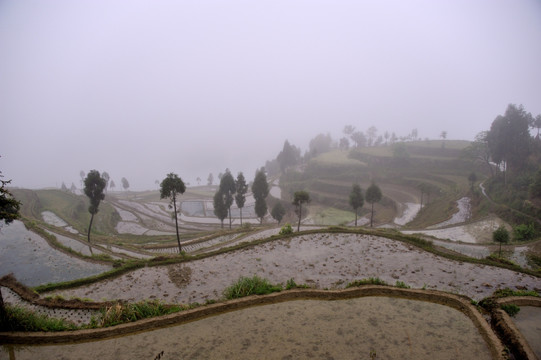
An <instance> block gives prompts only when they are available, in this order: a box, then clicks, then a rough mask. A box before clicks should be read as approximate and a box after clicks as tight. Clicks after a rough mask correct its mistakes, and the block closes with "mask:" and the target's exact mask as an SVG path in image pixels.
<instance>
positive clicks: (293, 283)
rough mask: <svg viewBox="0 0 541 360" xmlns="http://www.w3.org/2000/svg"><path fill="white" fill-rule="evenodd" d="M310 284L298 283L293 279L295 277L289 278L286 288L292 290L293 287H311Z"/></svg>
mask: <svg viewBox="0 0 541 360" xmlns="http://www.w3.org/2000/svg"><path fill="white" fill-rule="evenodd" d="M309 287H310V286H308V285H306V284H304V285H298V284H297V283H296V282H295V280H293V278H291V279H289V280H288V281H287V283H286V290H291V289H307V288H309Z"/></svg>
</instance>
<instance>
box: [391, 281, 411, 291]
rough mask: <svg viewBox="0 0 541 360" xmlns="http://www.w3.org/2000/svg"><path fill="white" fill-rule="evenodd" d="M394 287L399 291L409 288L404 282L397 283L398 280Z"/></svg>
mask: <svg viewBox="0 0 541 360" xmlns="http://www.w3.org/2000/svg"><path fill="white" fill-rule="evenodd" d="M394 286H396V287H397V288H401V289H409V288H410V286H409V285H406V283H405V282H403V281H398V280H397V281H396V284H395V285H394Z"/></svg>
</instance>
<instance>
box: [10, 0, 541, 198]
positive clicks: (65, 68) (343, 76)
mask: <svg viewBox="0 0 541 360" xmlns="http://www.w3.org/2000/svg"><path fill="white" fill-rule="evenodd" d="M509 103H515V104H523V105H524V106H525V108H526V110H527V111H529V112H532V113H533V114H534V115H537V114H539V113H541V2H540V1H537V0H529V1H528V0H524V1H508V0H485V1H477V0H459V1H457V0H449V1H444V0H438V1H433V0H426V1H404V0H396V1H361V0H358V1H357V0H355V1H354V0H352V1H316V0H306V1H295V0H293V1H289V0H288V1H280V0H270V1H265V0H258V1H249V0H246V1H225V0H223V1H217V0H215V1H211V0H208V1H207V0H205V1H195V0H194V1H172V0H171V1H166V0H164V1H150V0H148V1H141V0H137V1H133V0H130V1H128V0H125V1H110V0H98V1H95V0H80V1H79V0H78V1H72V0H63V1H60V0H58V1H57V0H42V1H39V0H38V1H27V0H5V1H2V2H0V122H1V143H0V156H1V158H0V171H2V173H3V175H4V176H5V178H6V179H13V182H12V185H13V186H19V187H30V188H40V187H49V186H58V187H59V186H60V185H61V183H62V182H65V183H66V185H67V186H68V187H69V186H70V185H71V183H72V182H73V183H75V185H76V186H79V183H80V179H79V172H80V171H81V170H84V171H85V172H88V171H89V170H91V169H97V170H99V171H107V172H108V173H109V174H110V175H111V178H112V179H113V180H114V181H115V183H116V185H117V189H120V186H121V184H120V179H121V178H122V177H126V178H127V179H128V180H129V182H130V189H132V190H143V189H151V188H156V185H155V184H154V182H155V180H160V181H161V180H162V179H163V178H164V177H165V176H166V174H167V173H169V172H175V173H177V174H178V175H179V176H181V177H182V178H183V179H184V180H185V181H187V182H190V183H191V184H195V179H196V177H198V176H199V177H201V179H202V180H203V182H206V179H207V176H208V174H209V173H210V172H212V173H213V174H214V177H215V178H216V177H217V174H218V172H222V171H224V169H225V168H230V169H231V170H232V173H233V174H234V175H236V174H237V172H238V171H243V172H244V173H245V176H246V178H247V179H248V180H249V181H251V180H252V179H253V177H254V172H255V169H256V168H257V167H259V166H262V165H264V163H265V161H266V160H269V159H272V158H274V157H275V156H276V155H277V153H278V152H279V151H280V150H281V148H282V146H283V142H284V140H286V139H288V140H289V141H290V142H291V143H293V144H295V145H297V146H299V147H301V148H302V150H303V151H304V150H306V148H307V146H308V142H309V140H310V139H311V138H313V137H314V136H316V135H317V134H318V133H330V134H331V135H332V136H333V138H335V139H338V138H339V137H340V136H342V135H341V131H342V129H343V127H344V125H347V124H352V125H354V126H356V127H357V129H359V130H363V131H365V130H366V129H367V128H368V127H370V126H372V125H373V126H375V127H376V128H377V129H378V131H379V133H380V134H382V133H383V132H384V131H385V130H388V131H390V132H392V131H394V132H396V134H397V136H402V135H407V134H408V133H409V132H411V130H412V129H418V134H419V136H420V137H421V138H426V137H428V138H432V139H435V138H438V137H439V134H440V133H441V132H442V131H447V133H448V139H467V140H472V139H473V138H474V136H475V135H476V134H477V133H478V132H480V131H482V130H487V129H488V128H489V127H490V124H491V122H492V120H494V118H495V117H496V116H497V115H499V114H503V113H504V111H505V108H506V107H507V105H508V104H509Z"/></svg>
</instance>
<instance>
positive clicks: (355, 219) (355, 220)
mask: <svg viewBox="0 0 541 360" xmlns="http://www.w3.org/2000/svg"><path fill="white" fill-rule="evenodd" d="M355 227H357V209H355Z"/></svg>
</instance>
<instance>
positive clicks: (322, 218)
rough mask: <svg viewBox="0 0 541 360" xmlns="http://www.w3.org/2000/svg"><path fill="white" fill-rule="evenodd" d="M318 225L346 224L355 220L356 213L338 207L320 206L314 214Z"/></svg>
mask: <svg viewBox="0 0 541 360" xmlns="http://www.w3.org/2000/svg"><path fill="white" fill-rule="evenodd" d="M313 219H314V223H315V224H316V225H344V224H347V223H350V222H352V221H354V220H355V214H354V213H353V212H351V211H344V210H340V209H336V208H329V207H326V208H319V211H318V212H317V213H316V214H315V215H314V216H313Z"/></svg>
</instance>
